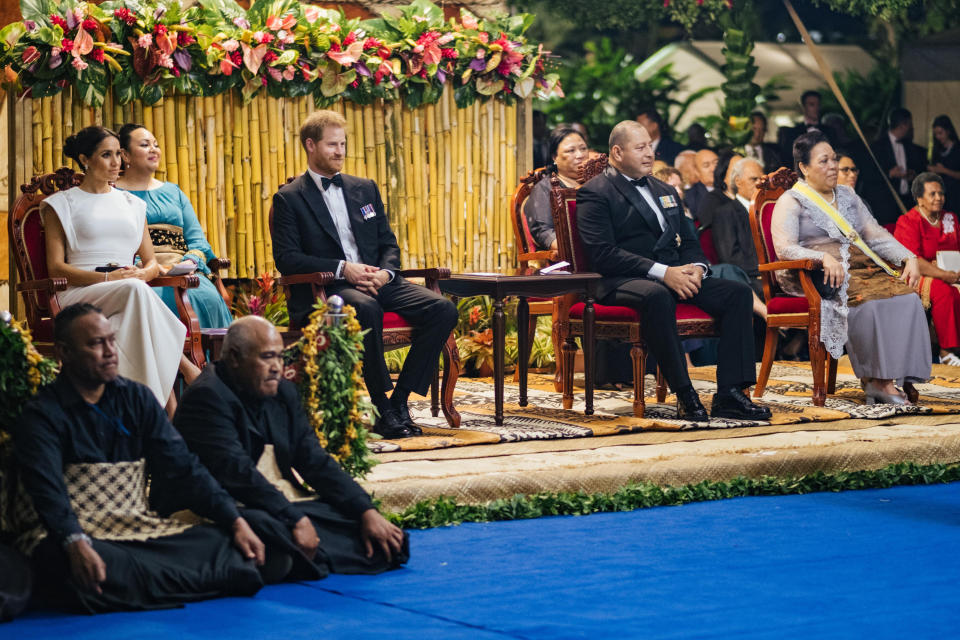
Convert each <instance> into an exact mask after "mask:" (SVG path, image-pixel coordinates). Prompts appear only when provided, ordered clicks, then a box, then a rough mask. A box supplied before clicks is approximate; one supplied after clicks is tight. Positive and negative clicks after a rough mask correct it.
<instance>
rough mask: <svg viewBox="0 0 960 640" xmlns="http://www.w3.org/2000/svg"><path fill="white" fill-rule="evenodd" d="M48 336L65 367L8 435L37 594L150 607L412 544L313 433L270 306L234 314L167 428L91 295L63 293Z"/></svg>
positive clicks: (335, 566)
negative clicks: (64, 302)
mask: <svg viewBox="0 0 960 640" xmlns="http://www.w3.org/2000/svg"><path fill="white" fill-rule="evenodd" d="M160 308H161V309H165V307H163V305H160ZM54 344H55V349H56V355H57V357H58V358H59V360H60V362H61V372H60V375H59V376H58V378H57V380H56V382H55V383H54V384H52V385H50V386H48V387H46V388H44V389H43V390H41V391H40V393H39V394H38V396H37V397H36V398H34V399H33V400H31V402H30V403H29V404H28V405H27V406H26V407H25V410H24V413H23V417H22V420H21V421H20V424H19V425H18V426H17V427H16V428H15V430H14V434H13V435H14V447H15V459H16V463H17V469H18V474H19V477H20V479H21V480H22V486H23V487H24V490H25V494H23V495H21V496H20V497H19V499H20V500H23V501H25V505H24V506H27V507H28V509H29V510H31V511H33V512H35V514H36V517H35V519H34V520H33V521H32V522H22V523H20V524H21V525H22V526H21V530H20V532H19V536H18V538H17V541H16V545H17V547H18V548H19V549H20V550H21V551H22V552H23V553H24V554H25V555H26V556H28V557H29V558H30V560H31V562H32V563H33V566H34V568H35V575H36V576H37V587H36V595H37V596H38V598H40V599H42V600H47V601H49V602H52V603H53V604H56V605H59V606H67V607H70V608H74V609H79V610H81V611H85V612H89V613H96V612H104V611H116V610H138V609H156V608H163V607H171V606H176V605H178V604H180V603H182V602H188V601H193V600H200V599H204V598H212V597H218V596H227V595H233V596H241V595H253V594H254V593H256V592H257V591H258V590H259V589H260V587H261V586H262V585H263V584H264V582H268V583H269V582H277V581H282V580H302V579H317V578H322V577H325V576H326V575H327V574H328V573H330V572H337V573H366V574H373V573H379V572H382V571H386V570H389V569H392V568H396V567H398V566H400V565H401V564H403V563H404V562H406V560H407V559H408V557H409V542H408V538H407V536H406V534H405V533H404V532H403V531H402V530H401V529H399V528H398V527H396V526H394V525H393V524H390V523H389V522H387V521H386V520H385V519H384V518H383V516H381V515H380V514H379V513H378V512H377V510H376V509H375V508H374V507H373V504H372V502H371V499H370V496H369V495H367V493H366V492H365V491H364V490H363V489H362V488H361V487H360V486H359V485H358V484H357V483H356V482H355V481H354V480H353V479H352V478H351V477H350V476H348V475H347V474H346V473H345V472H344V471H343V470H342V469H341V468H340V467H339V465H338V464H337V463H336V461H334V460H333V459H332V458H331V457H330V456H329V455H328V454H327V452H326V451H325V450H324V449H323V448H322V447H321V446H320V444H319V442H318V441H317V438H316V436H315V435H314V434H313V430H312V429H311V428H310V426H309V423H308V419H307V417H306V414H305V412H304V410H303V408H302V406H301V405H300V402H299V399H298V398H299V396H298V393H297V390H296V388H295V386H294V385H293V383H292V382H290V381H288V380H284V379H283V378H282V376H281V373H282V369H283V363H282V357H281V352H282V349H283V343H282V340H281V338H280V336H279V334H278V333H277V331H276V329H275V328H274V327H273V326H272V325H270V323H269V322H267V321H266V320H264V319H262V318H258V317H247V318H243V319H240V320H237V321H236V322H235V323H233V324H232V325H231V326H230V328H229V330H228V331H227V334H226V337H225V339H224V343H223V349H222V353H223V359H222V360H220V361H218V362H216V363H215V364H213V365H212V366H208V367H207V368H206V369H205V370H204V372H203V374H202V375H201V376H200V378H199V379H198V380H197V381H196V382H195V383H194V384H193V385H191V386H190V387H188V389H187V391H186V392H185V393H184V395H183V398H182V403H181V404H180V406H179V407H178V410H177V413H176V416H175V419H174V424H175V425H176V427H174V426H173V425H171V423H170V421H169V420H168V418H167V416H166V414H165V413H164V411H163V409H162V407H161V406H160V404H159V403H158V402H157V401H156V398H155V396H154V394H153V393H152V392H151V391H150V390H149V389H148V388H146V387H145V386H143V385H141V384H139V383H137V382H135V381H133V380H129V379H126V378H124V377H122V376H120V375H119V362H120V358H121V355H120V346H119V343H118V340H117V331H116V329H115V327H114V326H113V324H112V323H111V322H110V320H109V319H108V318H107V317H106V316H105V315H104V314H102V313H101V312H100V311H99V310H98V309H97V308H96V307H95V306H93V305H91V304H89V303H78V304H73V305H70V306H67V307H66V308H64V309H63V310H62V311H61V312H60V314H59V315H58V316H57V317H56V319H55V323H54ZM198 456H199V460H198ZM261 470H262V471H261ZM295 474H299V476H300V477H301V478H303V480H304V481H306V482H307V483H309V486H310V487H312V490H313V492H314V493H308V492H307V491H305V490H304V489H303V485H302V483H301V482H300V481H299V480H298V479H297V478H296V476H295ZM148 488H149V489H148ZM148 491H149V494H148ZM30 508H32V509H30ZM184 509H190V510H191V511H193V512H194V513H195V514H196V515H199V516H203V517H205V518H208V519H209V520H210V521H212V522H211V523H210V524H196V519H195V518H187V519H183V518H181V517H180V516H178V515H177V514H176V512H179V511H182V510H184ZM23 512H24V510H23V509H19V508H18V513H23ZM171 514H173V515H171Z"/></svg>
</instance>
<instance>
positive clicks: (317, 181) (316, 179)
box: [307, 167, 340, 193]
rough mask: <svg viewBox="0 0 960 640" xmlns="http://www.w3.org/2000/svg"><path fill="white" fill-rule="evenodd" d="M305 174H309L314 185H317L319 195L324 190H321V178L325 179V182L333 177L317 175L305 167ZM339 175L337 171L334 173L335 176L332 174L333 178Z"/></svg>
mask: <svg viewBox="0 0 960 640" xmlns="http://www.w3.org/2000/svg"><path fill="white" fill-rule="evenodd" d="M307 173H309V174H310V177H311V178H313V181H314V182H315V183H317V188H318V189H320V193H323V192H324V188H323V178H326V179H327V180H329V179H330V178H332V177H333V176H324V175H320V174H319V173H317V172H316V171H314V170H313V169H311V168H310V167H307ZM339 173H340V172H339V171H337V173H335V174H333V175H334V176H335V175H338V174H339Z"/></svg>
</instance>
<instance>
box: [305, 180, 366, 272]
mask: <svg viewBox="0 0 960 640" xmlns="http://www.w3.org/2000/svg"><path fill="white" fill-rule="evenodd" d="M307 171H308V172H309V173H310V177H311V178H313V181H314V182H315V183H317V189H320V193H322V194H323V202H324V203H325V204H326V205H327V211H329V212H330V217H331V218H333V224H334V226H335V227H336V228H337V235H338V236H339V237H340V247H341V248H342V249H343V255H344V257H345V258H346V259H347V260H346V261H347V262H360V249H359V248H357V240H356V238H354V237H353V229H352V228H351V227H350V213H349V212H348V211H347V201H346V199H345V198H344V197H343V189H342V188H341V187H338V186H337V185H335V184H331V185H330V186H329V187H327V188H326V189H324V188H323V181H322V178H323V176H321V175H320V174H319V173H316V172H315V171H313V170H312V169H307ZM343 264H344V261H343V260H341V261H340V264H339V265H337V273H336V277H337V279H340V278H342V277H343Z"/></svg>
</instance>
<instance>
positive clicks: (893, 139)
mask: <svg viewBox="0 0 960 640" xmlns="http://www.w3.org/2000/svg"><path fill="white" fill-rule="evenodd" d="M887 135H888V136H890V144H903V143H902V142H900V139H899V138H897V136H895V135H893V134H892V133H890V130H889V129H887Z"/></svg>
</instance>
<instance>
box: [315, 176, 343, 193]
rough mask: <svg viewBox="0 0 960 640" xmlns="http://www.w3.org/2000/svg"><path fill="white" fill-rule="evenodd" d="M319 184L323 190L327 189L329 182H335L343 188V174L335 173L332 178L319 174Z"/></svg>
mask: <svg viewBox="0 0 960 640" xmlns="http://www.w3.org/2000/svg"><path fill="white" fill-rule="evenodd" d="M320 184H322V185H323V190H324V191H326V190H327V189H329V188H330V185H331V184H335V185H337V186H338V187H340V188H341V189H343V176H341V175H340V174H339V173H338V174H337V175H335V176H333V177H332V178H327V177H325V176H320Z"/></svg>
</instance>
